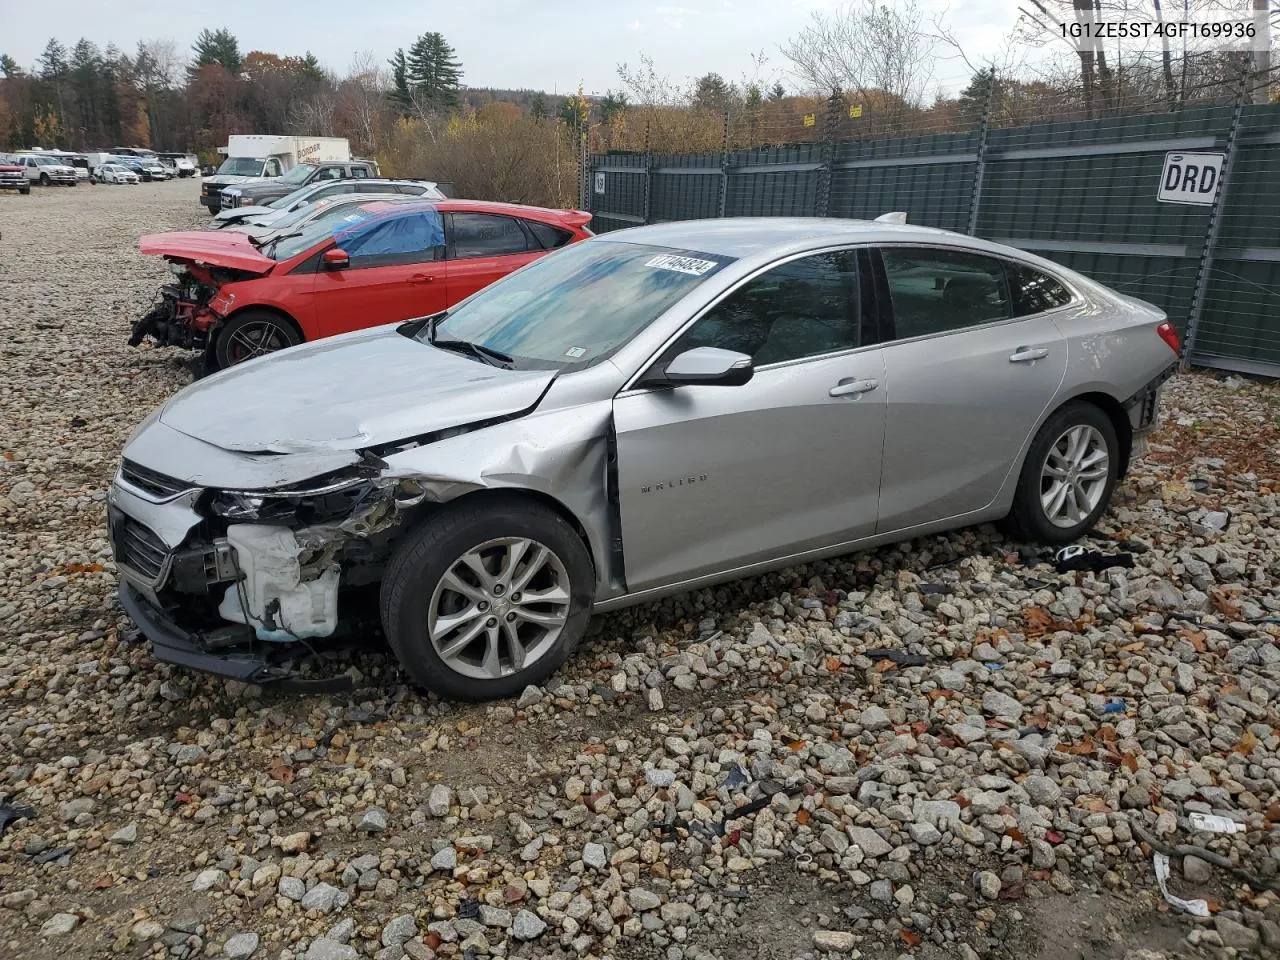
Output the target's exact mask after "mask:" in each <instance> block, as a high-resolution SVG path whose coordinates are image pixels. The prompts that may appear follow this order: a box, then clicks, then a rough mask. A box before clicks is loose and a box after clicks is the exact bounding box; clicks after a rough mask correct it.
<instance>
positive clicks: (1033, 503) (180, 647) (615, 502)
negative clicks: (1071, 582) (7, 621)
mask: <svg viewBox="0 0 1280 960" xmlns="http://www.w3.org/2000/svg"><path fill="white" fill-rule="evenodd" d="M429 254H430V251H427V252H424V256H427V255H429ZM1178 350H1179V343H1178V337H1177V333H1176V332H1175V330H1174V329H1173V327H1172V326H1171V325H1170V324H1169V323H1168V322H1167V321H1166V319H1165V316H1164V314H1163V313H1161V312H1160V311H1159V310H1158V309H1156V308H1155V307H1153V306H1151V305H1150V304H1147V303H1143V302H1142V301H1139V300H1135V299H1132V298H1130V297H1126V296H1123V295H1121V294H1119V293H1116V292H1115V291H1113V290H1109V289H1107V288H1106V287H1104V286H1102V285H1100V284H1098V283H1095V282H1094V281H1092V280H1089V279H1087V278H1085V277H1082V276H1080V275H1079V274H1076V273H1073V272H1071V271H1070V270H1066V269H1064V268H1063V267H1061V266H1059V265H1057V264H1055V263H1051V262H1049V261H1046V260H1043V259H1040V258H1038V257H1035V256H1032V255H1029V254H1026V253H1023V252H1021V251H1018V250H1013V249H1010V248H1008V247H1003V246H1000V245H997V244H994V243H987V242H984V241H981V240H976V239H973V238H970V237H965V236H960V235H957V234H952V233H946V232H943V231H938V230H931V229H925V228H918V227H911V226H906V225H900V224H895V223H881V222H860V221H841V220H810V219H803V220H802V219H741V220H735V219H726V220H712V221H693V222H684V223H670V224H663V225H656V226H649V227H642V228H638V229H634V230H626V231H621V232H617V233H610V234H607V235H604V236H599V237H596V238H594V239H591V240H589V241H587V242H584V243H580V244H574V245H572V246H569V247H566V248H564V249H562V250H560V251H558V252H556V253H555V254H553V255H551V256H548V257H546V258H543V259H541V260H538V261H536V262H535V263H533V264H530V265H529V266H527V267H525V268H523V269H522V270H519V271H517V272H515V273H513V274H511V275H510V276H508V277H506V278H505V279H503V280H500V281H499V282H497V283H495V284H493V285H492V286H490V287H488V288H486V289H484V290H482V291H480V292H479V293H477V294H475V295H473V296H472V297H471V298H470V299H468V300H466V301H464V302H463V303H461V304H459V305H458V306H456V307H454V308H453V309H452V310H451V311H449V312H448V313H445V314H441V315H438V316H433V317H424V318H422V319H419V320H414V321H410V322H408V323H405V324H400V325H397V326H385V327H379V328H374V329H369V330H363V331H359V332H356V333H352V334H348V335H345V336H340V337H334V338H330V339H326V340H323V341H319V342H317V343H315V344H308V345H305V346H301V347H295V348H292V349H290V350H286V351H281V352H279V353H276V354H272V355H270V356H267V357H263V358H261V359H257V360H253V361H251V362H248V363H245V364H241V365H238V366H236V367H234V368H232V369H230V370H226V371H223V372H222V373H220V374H217V375H215V376H213V377H210V378H208V379H205V380H202V381H200V382H197V383H195V384H193V385H192V386H190V387H187V388H186V389H185V390H183V391H181V392H180V393H178V394H177V395H176V396H175V397H173V398H172V399H171V400H170V401H169V402H168V403H167V404H165V406H164V407H163V408H161V409H160V410H158V411H156V412H154V413H152V414H151V415H150V416H149V417H148V418H147V419H146V421H145V422H144V423H143V424H142V425H141V426H140V427H139V429H138V430H137V432H136V433H135V434H134V436H133V437H132V439H131V440H130V441H129V443H128V445H127V446H126V447H125V450H124V460H123V463H122V465H121V468H120V471H119V474H118V475H117V477H116V479H115V482H114V483H113V485H112V487H111V489H110V493H109V520H110V528H111V538H112V543H113V546H114V549H115V556H116V564H117V569H118V571H119V574H120V580H121V599H122V602H123V604H124V606H125V609H126V610H127V611H128V612H129V613H130V615H131V616H132V617H133V618H134V619H135V620H136V621H137V623H138V624H139V625H140V626H141V628H142V629H143V631H144V632H145V633H146V634H147V636H149V637H150V639H151V640H152V642H153V645H154V647H155V652H156V654H157V655H158V656H159V657H160V658H161V659H166V660H170V661H173V662H177V663H183V664H187V665H189V666H192V667H196V668H201V669H207V670H213V671H216V672H220V673H223V674H227V675H232V676H237V677H240V678H243V679H253V680H259V681H260V680H267V679H272V678H276V677H281V676H285V675H287V674H288V672H289V669H290V667H289V664H290V662H291V660H290V658H291V656H292V655H293V653H294V652H295V651H297V650H299V649H308V648H310V646H312V645H313V644H314V642H315V640H316V639H318V638H323V637H330V636H337V635H340V634H342V633H343V632H344V631H349V630H351V629H352V624H358V623H359V622H360V621H359V618H358V613H359V610H360V603H359V598H360V597H361V596H367V595H368V594H369V593H370V592H371V591H372V592H373V593H374V595H375V596H377V597H378V598H379V599H380V602H379V605H378V609H377V611H376V612H377V615H378V616H379V617H380V620H381V624H382V627H383V629H384V631H385V634H386V638H387V640H388V641H389V643H390V646H391V648H392V649H393V650H394V652H395V654H396V656H397V657H398V658H399V660H400V663H401V664H402V665H403V667H404V669H405V671H406V672H407V673H408V675H409V676H410V677H411V678H412V679H413V680H414V681H416V682H417V683H419V684H421V685H422V686H424V687H427V688H430V689H432V690H434V691H436V692H438V693H440V694H441V695H444V696H448V697H457V698H467V699H480V698H489V697H501V696H507V695H511V694H513V693H516V692H518V691H520V690H521V689H522V688H523V687H524V686H525V685H527V684H537V683H541V682H543V681H545V680H546V679H547V678H548V677H549V676H550V675H551V674H552V673H553V672H554V671H555V670H556V669H557V668H558V667H559V666H560V665H561V664H562V663H564V661H565V659H566V658H567V657H568V656H569V655H570V653H571V652H572V651H573V649H574V647H575V645H576V644H577V643H578V641H579V639H580V638H581V637H582V635H583V632H584V630H585V629H586V625H587V620H588V618H589V617H590V615H591V613H592V612H593V611H605V610H610V609H613V608H616V607H620V606H624V605H627V604H633V603H638V602H642V601H646V600H651V599H654V598H656V597H660V596H663V595H666V594H672V593H676V592H680V591H686V590H690V589H693V588H697V587H703V586H706V585H708V584H713V583H716V582H719V581H724V580H728V579H732V578H736V577H742V576H747V575H751V574H758V573H761V572H763V571H767V570H770V569H774V568H778V567H782V566H785V565H789V564H795V563H801V562H804V561H807V560H813V559H817V558H821V557H827V556H832V555H835V554H840V553H846V552H848V551H852V550H858V549H864V548H867V547H873V546H876V545H878V544H884V543H889V542H891V541H898V540H904V539H906V538H909V537H916V536H921V535H926V534H930V533H934V532H936V531H941V530H946V529H948V528H953V527H958V526H963V525H967V524H974V523H980V522H983V521H989V520H1003V521H1005V522H1006V523H1007V524H1008V526H1009V528H1010V529H1011V530H1012V531H1013V532H1014V533H1015V535H1016V536H1019V537H1022V538H1026V539H1033V540H1037V541H1041V542H1044V543H1048V544H1062V543H1066V542H1068V541H1071V540H1073V539H1075V538H1077V537H1079V536H1081V535H1082V534H1084V533H1086V532H1088V531H1089V529H1090V528H1091V527H1092V526H1093V525H1094V523H1095V522H1096V521H1097V520H1098V518H1099V516H1100V515H1101V514H1102V513H1103V511H1104V510H1106V509H1107V505H1108V502H1109V500H1110V497H1111V493H1112V490H1113V488H1114V487H1115V484H1116V483H1117V481H1118V480H1119V479H1120V478H1121V477H1123V475H1124V473H1125V470H1126V468H1127V466H1128V462H1129V458H1130V456H1131V455H1132V454H1133V452H1134V450H1135V449H1137V448H1138V444H1139V441H1140V440H1141V438H1142V436H1143V434H1144V433H1145V432H1146V431H1148V430H1150V429H1151V427H1152V426H1153V424H1154V423H1155V419H1156V407H1157V402H1158V391H1159V387H1160V384H1161V383H1162V381H1163V380H1164V379H1165V378H1166V377H1167V376H1168V375H1169V374H1170V373H1171V372H1172V370H1173V369H1174V367H1175V365H1176V361H1177V357H1178Z"/></svg>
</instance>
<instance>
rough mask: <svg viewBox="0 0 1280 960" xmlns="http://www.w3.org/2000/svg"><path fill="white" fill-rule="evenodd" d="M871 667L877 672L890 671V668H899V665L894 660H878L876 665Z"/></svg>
mask: <svg viewBox="0 0 1280 960" xmlns="http://www.w3.org/2000/svg"><path fill="white" fill-rule="evenodd" d="M871 669H872V670H874V671H875V672H876V673H888V672H889V671H890V670H897V669H898V665H897V664H896V663H894V662H893V661H892V660H877V661H876V665H875V666H874V667H872V668H871Z"/></svg>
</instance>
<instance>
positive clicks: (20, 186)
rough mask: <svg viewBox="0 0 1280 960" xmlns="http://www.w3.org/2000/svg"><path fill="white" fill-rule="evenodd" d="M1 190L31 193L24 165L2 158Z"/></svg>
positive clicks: (0, 164) (0, 162) (0, 161)
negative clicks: (23, 168)
mask: <svg viewBox="0 0 1280 960" xmlns="http://www.w3.org/2000/svg"><path fill="white" fill-rule="evenodd" d="M0 190H17V191H18V192H19V193H30V192H31V184H30V182H29V181H28V180H27V178H26V175H25V174H24V173H23V170H22V164H20V163H15V162H14V161H12V160H10V159H9V158H8V157H3V156H0Z"/></svg>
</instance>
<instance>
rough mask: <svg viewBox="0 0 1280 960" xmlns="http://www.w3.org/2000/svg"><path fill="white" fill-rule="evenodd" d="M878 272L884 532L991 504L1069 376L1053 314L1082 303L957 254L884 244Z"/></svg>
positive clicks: (1033, 274) (1026, 276) (1044, 283)
mask: <svg viewBox="0 0 1280 960" xmlns="http://www.w3.org/2000/svg"><path fill="white" fill-rule="evenodd" d="M880 266H881V268H882V270H883V272H882V273H881V274H880V276H879V281H880V284H881V286H882V301H885V306H886V308H887V309H888V312H889V314H890V316H891V320H892V322H891V325H890V328H889V330H890V332H889V338H890V342H888V343H886V344H885V346H884V347H883V348H882V353H883V356H884V365H885V378H886V386H887V401H888V406H887V418H886V424H885V444H884V481H883V485H882V487H881V493H880V520H879V524H878V528H877V532H878V533H888V532H890V531H895V530H902V529H905V528H907V527H912V526H915V525H916V524H921V523H926V522H929V521H933V520H942V519H948V518H952V517H959V516H962V515H964V514H968V513H971V512H973V511H975V510H980V509H982V508H983V507H986V506H988V505H989V504H990V503H991V502H992V501H993V500H994V498H995V496H996V494H997V492H998V491H999V489H1000V487H1001V485H1002V484H1003V483H1004V480H1005V478H1006V477H1007V476H1008V475H1009V471H1010V470H1011V469H1012V468H1013V467H1014V465H1015V463H1016V460H1017V456H1018V453H1019V450H1020V449H1021V447H1022V445H1023V443H1024V441H1025V440H1026V439H1027V438H1028V436H1029V435H1030V433H1031V432H1032V431H1033V430H1034V429H1035V427H1036V424H1037V423H1038V422H1039V421H1040V418H1041V416H1042V415H1043V414H1044V412H1045V409H1046V407H1047V406H1048V404H1049V403H1050V402H1051V401H1052V399H1053V398H1054V396H1055V395H1056V394H1057V392H1058V388H1059V387H1060V386H1061V384H1062V380H1063V377H1064V376H1065V375H1066V369H1067V347H1066V342H1065V341H1064V340H1063V338H1062V335H1061V334H1060V332H1059V330H1058V328H1057V326H1056V325H1055V323H1054V316H1055V315H1059V314H1058V311H1060V310H1074V309H1082V307H1081V306H1080V304H1079V303H1078V301H1075V300H1073V297H1072V295H1071V293H1070V292H1069V291H1068V289H1067V288H1066V287H1065V286H1063V285H1062V284H1060V283H1058V282H1057V281H1056V280H1054V279H1053V278H1051V277H1048V276H1047V275H1045V274H1043V273H1042V272H1041V271H1039V270H1033V269H1031V268H1029V267H1026V266H1024V265H1018V264H1015V263H1013V262H1012V261H1006V260H1003V259H1000V258H997V257H993V256H988V255H985V254H979V253H974V252H970V251H967V250H962V249H960V248H955V247H941V246H937V247H935V246H907V245H901V246H898V245H892V246H890V245H886V246H884V247H882V248H881V250H880Z"/></svg>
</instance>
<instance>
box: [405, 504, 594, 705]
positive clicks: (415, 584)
mask: <svg viewBox="0 0 1280 960" xmlns="http://www.w3.org/2000/svg"><path fill="white" fill-rule="evenodd" d="M594 589H595V572H594V568H593V566H592V563H591V555H590V554H589V553H588V551H587V548H586V546H585V544H583V542H582V539H581V537H579V536H578V532H577V531H576V530H574V528H573V527H572V526H571V525H570V524H569V523H568V522H566V521H565V519H564V518H563V517H561V516H560V515H559V514H558V513H556V512H555V511H554V510H551V509H550V508H548V507H545V506H542V505H541V504H538V503H533V502H530V501H527V500H522V499H519V498H503V499H502V500H501V501H499V500H498V499H497V498H493V497H483V498H479V499H477V500H474V501H473V502H471V503H467V502H466V501H463V502H462V503H458V504H453V505H449V506H446V507H444V508H443V509H442V510H441V511H440V512H439V513H438V514H436V515H434V516H432V517H430V518H429V519H428V520H427V521H426V522H424V523H423V524H422V525H421V526H419V527H418V528H417V529H415V530H413V531H411V532H410V533H409V534H408V535H407V537H406V538H405V539H404V541H403V542H402V543H401V544H400V545H399V547H397V548H396V551H395V553H394V554H393V555H392V557H391V561H390V563H389V564H388V565H387V569H386V572H385V573H384V575H383V579H382V601H381V607H382V625H383V629H384V630H385V632H386V635H387V641H388V643H389V644H390V645H391V649H392V650H393V651H394V652H395V655H396V658H397V659H398V660H399V661H400V664H401V666H403V667H404V669H405V672H406V673H408V674H409V676H410V678H411V679H412V680H413V682H414V683H416V684H418V685H420V686H422V687H425V688H427V689H428V690H431V691H434V692H435V693H437V694H439V695H440V696H441V697H446V698H449V699H454V700H491V699H494V698H497V697H510V696H513V695H515V694H517V693H519V692H520V691H521V690H523V689H524V688H525V687H527V686H529V685H530V684H541V683H543V682H544V681H545V680H546V679H547V678H548V677H550V676H551V675H552V674H553V673H555V672H556V670H558V669H559V668H560V666H561V665H563V664H564V662H565V660H567V659H568V658H569V656H570V654H572V653H573V651H574V649H575V648H576V647H577V645H578V642H579V641H580V640H581V639H582V635H583V634H584V633H585V632H586V628H587V622H588V620H589V619H590V617H591V603H592V597H593V594H594ZM535 597H536V598H537V599H535Z"/></svg>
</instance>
